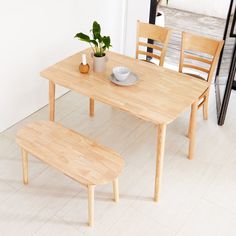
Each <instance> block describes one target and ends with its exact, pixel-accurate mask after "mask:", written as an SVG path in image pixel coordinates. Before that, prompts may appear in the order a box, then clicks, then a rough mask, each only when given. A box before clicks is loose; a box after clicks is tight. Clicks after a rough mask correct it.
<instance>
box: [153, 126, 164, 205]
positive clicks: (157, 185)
mask: <svg viewBox="0 0 236 236" xmlns="http://www.w3.org/2000/svg"><path fill="white" fill-rule="evenodd" d="M165 137H166V125H165V124H161V125H159V126H158V140H157V159H156V178H155V193H154V201H155V202H158V200H159V197H160V188H161V177H162V169H163V157H164V149H165Z"/></svg>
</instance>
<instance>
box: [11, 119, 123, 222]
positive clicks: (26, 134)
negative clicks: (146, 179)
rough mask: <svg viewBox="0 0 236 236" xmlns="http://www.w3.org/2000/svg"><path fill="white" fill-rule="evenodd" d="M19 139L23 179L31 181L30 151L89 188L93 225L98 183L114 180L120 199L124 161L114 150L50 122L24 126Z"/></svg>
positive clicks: (17, 139)
mask: <svg viewBox="0 0 236 236" xmlns="http://www.w3.org/2000/svg"><path fill="white" fill-rule="evenodd" d="M16 141H17V143H18V144H19V146H20V147H21V150H22V163H23V182H24V184H28V152H29V153H31V154H32V155H34V156H35V157H37V158H38V159H40V160H42V161H43V162H45V163H47V164H48V165H50V166H52V167H54V168H56V169H57V170H59V171H61V172H62V173H64V174H65V175H67V176H69V177H71V178H72V179H74V180H77V181H78V182H79V183H81V184H83V185H85V186H86V187H87V188H88V219H89V220H88V221H89V226H93V225H94V188H95V185H98V184H104V183H109V182H112V184H113V195H114V199H115V201H116V202H117V201H118V200H119V189H118V179H117V176H118V175H119V173H120V172H121V170H122V168H123V166H124V161H123V159H122V158H121V157H120V156H119V155H118V154H116V153H115V152H114V151H113V150H111V149H109V148H106V147H104V146H101V145H98V144H97V143H95V142H94V141H91V140H90V139H88V138H86V137H85V136H83V135H80V134H79V133H76V132H75V131H73V130H70V129H67V128H64V127H63V126H61V125H59V124H56V123H54V122H51V121H37V122H34V123H30V124H28V125H26V126H25V127H23V128H21V129H20V130H19V131H18V133H17V135H16Z"/></svg>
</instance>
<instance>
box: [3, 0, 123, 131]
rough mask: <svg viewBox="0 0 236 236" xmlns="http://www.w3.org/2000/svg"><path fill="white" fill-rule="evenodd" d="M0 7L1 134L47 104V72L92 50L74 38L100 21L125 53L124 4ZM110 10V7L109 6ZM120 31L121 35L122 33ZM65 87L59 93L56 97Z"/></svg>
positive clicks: (20, 2) (31, 1)
mask: <svg viewBox="0 0 236 236" xmlns="http://www.w3.org/2000/svg"><path fill="white" fill-rule="evenodd" d="M0 1H1V7H0V30H1V34H0V35H1V36H0V42H1V43H0V131H2V130H5V129H6V128H8V127H9V126H11V125H13V124H14V123H16V122H18V121H19V120H21V119H23V118H25V117H26V116H28V115H30V114H31V113H33V112H34V111H36V110H38V109H39V108H41V107H42V106H44V105H46V104H47V103H48V83H47V81H46V80H45V79H42V78H41V77H40V76H39V73H40V71H41V70H43V69H44V68H46V67H48V66H49V65H51V64H54V63H56V62H57V61H59V60H61V59H63V58H65V57H67V56H69V55H71V54H73V53H75V52H77V51H79V50H81V49H82V48H85V47H87V45H86V44H84V43H81V42H79V41H77V40H75V39H74V38H73V36H74V35H75V33H77V32H78V31H85V32H86V31H87V32H88V31H89V29H90V28H91V24H92V22H93V20H98V21H99V22H100V23H101V25H102V29H103V31H104V34H108V35H111V38H112V44H113V50H120V38H119V36H117V34H118V35H119V34H120V33H121V28H119V27H118V25H119V21H117V19H118V16H119V13H118V12H117V8H118V7H119V0H113V1H110V0H99V1H94V0H87V1H84V0H60V1H58V0H50V1H49V0H40V1H38V0H17V1H16V0H7V1H3V0H0ZM104 6H105V8H104ZM119 30H120V31H119ZM64 92H65V89H57V96H59V95H62V94H63V93H64Z"/></svg>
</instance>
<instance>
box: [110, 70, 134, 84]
mask: <svg viewBox="0 0 236 236" xmlns="http://www.w3.org/2000/svg"><path fill="white" fill-rule="evenodd" d="M109 80H110V81H111V82H112V83H114V84H117V85H120V86H131V85H134V84H136V83H137V82H138V80H139V78H138V76H137V75H136V74H134V73H132V72H131V73H130V75H129V77H128V78H127V79H126V80H125V81H119V80H117V79H116V77H115V76H114V74H111V75H110V76H109Z"/></svg>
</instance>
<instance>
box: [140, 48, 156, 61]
mask: <svg viewBox="0 0 236 236" xmlns="http://www.w3.org/2000/svg"><path fill="white" fill-rule="evenodd" d="M137 53H138V54H142V55H145V56H149V57H152V58H155V59H158V60H160V56H158V55H156V54H153V53H151V52H145V51H141V50H138V51H137Z"/></svg>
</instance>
